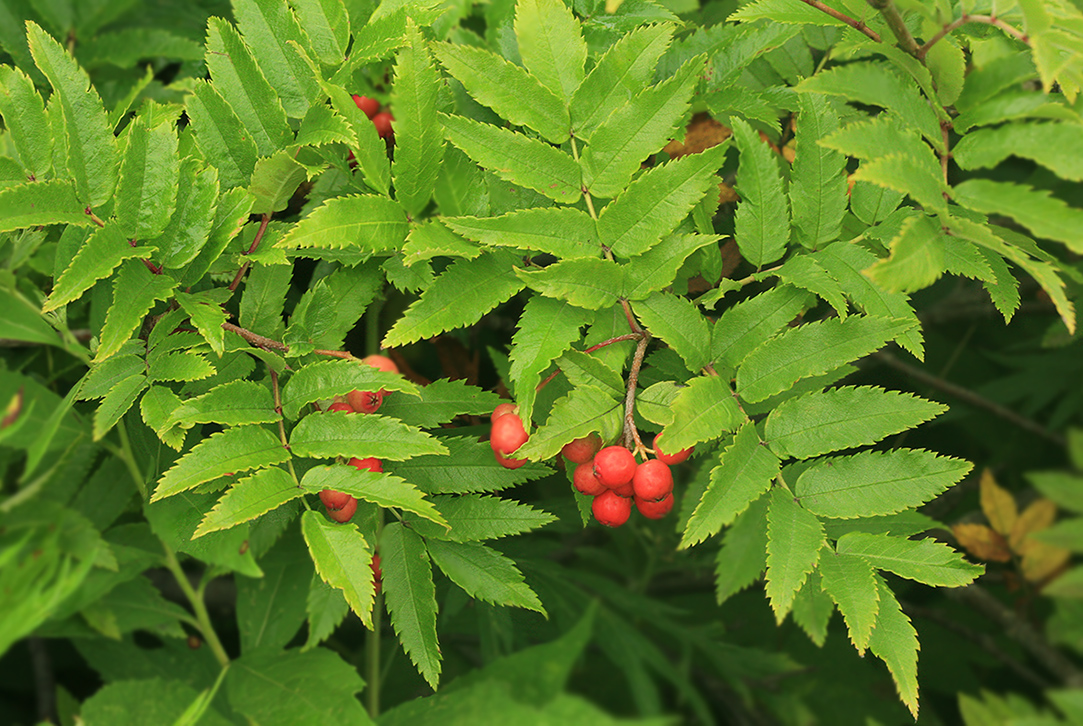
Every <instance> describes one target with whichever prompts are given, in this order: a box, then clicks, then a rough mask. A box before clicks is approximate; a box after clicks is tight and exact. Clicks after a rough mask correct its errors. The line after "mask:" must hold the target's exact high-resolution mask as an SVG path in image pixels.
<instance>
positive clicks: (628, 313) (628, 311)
mask: <svg viewBox="0 0 1083 726" xmlns="http://www.w3.org/2000/svg"><path fill="white" fill-rule="evenodd" d="M620 306H621V307H622V308H623V309H624V317H625V318H627V319H628V327H629V328H631V329H632V333H634V334H635V335H642V334H643V328H642V326H640V324H639V323H637V322H636V319H635V316H634V315H632V307H631V306H630V305H629V304H628V301H627V300H625V299H624V298H621V299H620Z"/></svg>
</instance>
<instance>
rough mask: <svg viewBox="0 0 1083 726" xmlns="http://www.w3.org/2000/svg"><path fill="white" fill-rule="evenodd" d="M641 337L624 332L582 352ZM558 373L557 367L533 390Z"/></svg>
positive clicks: (589, 351) (541, 387)
mask: <svg viewBox="0 0 1083 726" xmlns="http://www.w3.org/2000/svg"><path fill="white" fill-rule="evenodd" d="M641 337H642V335H641V334H639V333H625V334H624V335H618V336H617V337H616V338H610V339H609V340H603V341H602V342H601V343H598V344H597V345H592V346H590V347H589V348H587V349H586V350H584V351H583V352H584V353H593V352H594V351H596V350H601V349H602V348H604V347H606V346H607V345H613V344H614V343H620V342H623V341H625V340H639V339H640V338H641ZM559 374H560V369H559V368H557V369H556V370H554V371H553V372H552V373H550V374H549V375H547V376H546V377H545V379H544V380H543V381H542V382H541V383H539V384H538V385H537V387H536V388H535V389H534V390H535V391H540V390H541V389H543V388H545V386H546V384H548V383H549V381H551V380H553V379H554V378H556V377H557V376H558V375H559Z"/></svg>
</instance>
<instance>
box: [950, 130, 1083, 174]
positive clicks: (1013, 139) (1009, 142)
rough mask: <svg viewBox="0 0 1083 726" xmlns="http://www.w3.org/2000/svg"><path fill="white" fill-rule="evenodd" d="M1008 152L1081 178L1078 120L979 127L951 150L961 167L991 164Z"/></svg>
mask: <svg viewBox="0 0 1083 726" xmlns="http://www.w3.org/2000/svg"><path fill="white" fill-rule="evenodd" d="M1009 156H1018V157H1020V158H1023V159H1031V160H1033V161H1036V162H1037V163H1039V164H1041V165H1042V166H1044V167H1045V168H1047V169H1049V170H1050V171H1052V172H1053V173H1054V174H1056V175H1057V176H1059V177H1060V178H1062V179H1067V180H1069V181H1083V139H1081V138H1080V134H1079V125H1078V124H1072V123H1020V124H1004V125H1003V126H997V127H995V128H986V129H979V130H977V131H972V132H970V133H969V134H967V135H966V136H964V137H963V138H962V139H961V140H960V141H959V143H958V144H956V146H955V148H953V149H952V150H951V157H952V158H953V159H954V160H955V162H956V163H957V164H959V166H960V167H961V168H963V169H978V168H983V167H984V168H993V167H995V166H997V165H998V164H1000V163H1001V162H1002V161H1004V160H1005V159H1007V158H1008V157H1009Z"/></svg>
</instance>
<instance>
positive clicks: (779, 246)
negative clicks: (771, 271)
mask: <svg viewBox="0 0 1083 726" xmlns="http://www.w3.org/2000/svg"><path fill="white" fill-rule="evenodd" d="M730 121H731V123H732V124H733V137H734V139H735V140H736V142H737V148H738V149H740V151H741V165H740V166H739V167H738V169H737V184H736V186H735V189H736V190H737V193H738V194H740V195H741V201H740V203H739V204H738V205H737V216H736V218H735V220H734V228H735V232H734V237H735V239H736V240H737V247H738V248H739V249H740V250H741V256H742V257H744V258H745V259H746V260H748V261H749V262H750V263H751V264H753V265H755V266H756V267H762V266H763V265H765V264H767V263H770V262H774V261H775V260H777V259H778V258H780V257H782V255H783V254H784V253H785V251H786V246H787V245H788V244H789V241H790V219H789V217H790V214H789V203H788V201H787V199H786V195H785V194H784V193H783V191H782V178H781V177H780V176H779V168H778V157H777V155H776V154H775V153H774V152H773V151H771V149H770V147H768V146H767V144H765V143H763V142H762V141H761V140H760V137H759V135H758V134H757V133H756V132H755V131H753V130H752V127H751V126H749V125H748V122H746V121H745V120H744V119H739V118H733V119H731V120H730Z"/></svg>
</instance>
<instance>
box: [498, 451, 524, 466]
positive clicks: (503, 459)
mask: <svg viewBox="0 0 1083 726" xmlns="http://www.w3.org/2000/svg"><path fill="white" fill-rule="evenodd" d="M493 455H494V456H495V457H496V460H497V461H498V462H500V466H502V467H504V468H505V469H518V468H519V467H520V466H522V465H523V464H525V463H526V459H512V458H510V457H507V456H504V455H503V454H501V453H500V452H499V451H494V452H493Z"/></svg>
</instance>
